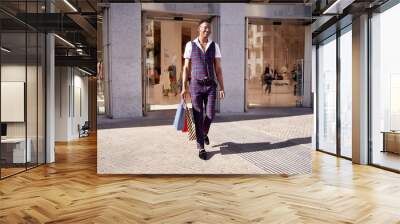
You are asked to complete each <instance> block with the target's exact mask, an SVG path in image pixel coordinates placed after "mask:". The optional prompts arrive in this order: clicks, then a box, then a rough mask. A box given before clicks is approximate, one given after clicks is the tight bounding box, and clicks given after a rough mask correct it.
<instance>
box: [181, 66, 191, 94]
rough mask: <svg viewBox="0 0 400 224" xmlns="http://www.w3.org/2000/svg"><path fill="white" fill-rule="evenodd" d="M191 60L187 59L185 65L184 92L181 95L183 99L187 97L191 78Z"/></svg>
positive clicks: (183, 74)
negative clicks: (188, 83) (189, 78)
mask: <svg viewBox="0 0 400 224" xmlns="http://www.w3.org/2000/svg"><path fill="white" fill-rule="evenodd" d="M189 68H190V59H188V58H185V63H184V65H183V73H182V92H181V95H182V97H183V99H185V96H186V94H187V89H188V85H187V82H188V77H189V73H190V69H189Z"/></svg>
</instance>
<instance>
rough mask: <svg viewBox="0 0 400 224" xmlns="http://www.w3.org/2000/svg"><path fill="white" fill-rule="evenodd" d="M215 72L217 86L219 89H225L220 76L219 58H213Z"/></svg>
mask: <svg viewBox="0 0 400 224" xmlns="http://www.w3.org/2000/svg"><path fill="white" fill-rule="evenodd" d="M215 73H216V75H217V80H218V83H219V87H220V88H221V89H220V90H225V88H224V78H223V77H222V68H221V58H215Z"/></svg>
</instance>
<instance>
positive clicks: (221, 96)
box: [219, 90, 225, 100]
mask: <svg viewBox="0 0 400 224" xmlns="http://www.w3.org/2000/svg"><path fill="white" fill-rule="evenodd" d="M224 97H225V91H224V90H220V91H219V98H220V99H221V100H222V99H224Z"/></svg>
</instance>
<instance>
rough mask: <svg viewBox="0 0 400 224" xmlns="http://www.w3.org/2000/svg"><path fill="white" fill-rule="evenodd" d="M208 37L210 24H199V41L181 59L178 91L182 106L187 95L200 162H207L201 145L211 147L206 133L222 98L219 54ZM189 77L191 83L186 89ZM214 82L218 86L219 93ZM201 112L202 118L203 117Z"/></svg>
mask: <svg viewBox="0 0 400 224" xmlns="http://www.w3.org/2000/svg"><path fill="white" fill-rule="evenodd" d="M210 34H211V24H210V21H209V20H201V21H200V22H199V24H198V37H196V38H195V39H194V40H192V41H190V42H188V43H187V44H186V46H185V52H184V56H183V57H184V58H185V62H184V66H183V77H182V91H181V96H182V98H183V100H184V101H185V102H186V99H187V98H188V96H187V95H188V93H189V92H190V96H191V99H192V106H193V118H194V123H195V129H196V141H197V149H198V152H199V157H200V158H201V159H203V160H206V159H207V152H206V150H205V147H204V145H209V144H210V139H209V137H208V133H209V130H210V126H211V122H212V121H213V119H214V116H215V102H216V98H217V94H218V95H219V97H220V98H221V99H223V98H224V97H225V90H224V82H223V76H222V69H221V51H220V48H219V46H218V44H217V43H215V42H214V41H212V40H211V39H210V38H209V36H210ZM189 75H190V77H191V80H190V83H189V85H187V82H188V78H189ZM216 81H218V84H219V89H218V90H217V87H218V84H217V82H216ZM204 111H205V117H203V112H204Z"/></svg>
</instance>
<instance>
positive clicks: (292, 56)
mask: <svg viewBox="0 0 400 224" xmlns="http://www.w3.org/2000/svg"><path fill="white" fill-rule="evenodd" d="M247 21H248V22H247V56H246V60H247V61H246V74H245V75H246V77H245V79H246V109H251V108H255V107H296V106H302V98H303V97H302V96H303V67H304V66H303V58H304V25H303V23H302V22H301V21H292V20H291V21H285V20H280V21H272V20H262V19H253V20H252V19H248V20H247Z"/></svg>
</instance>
